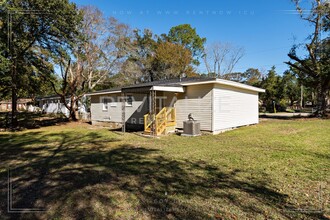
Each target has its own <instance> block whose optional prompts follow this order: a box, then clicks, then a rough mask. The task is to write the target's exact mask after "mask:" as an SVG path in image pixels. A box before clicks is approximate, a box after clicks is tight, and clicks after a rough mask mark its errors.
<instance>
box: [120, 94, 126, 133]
mask: <svg viewBox="0 0 330 220" xmlns="http://www.w3.org/2000/svg"><path fill="white" fill-rule="evenodd" d="M125 111H126V93H124V92H122V93H121V121H122V128H121V129H122V132H123V133H125V132H126V117H125Z"/></svg>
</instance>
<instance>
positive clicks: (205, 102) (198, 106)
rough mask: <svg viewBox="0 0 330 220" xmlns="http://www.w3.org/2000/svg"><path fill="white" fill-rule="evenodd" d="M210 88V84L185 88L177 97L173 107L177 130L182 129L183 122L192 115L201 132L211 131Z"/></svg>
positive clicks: (211, 86)
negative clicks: (197, 122) (199, 124)
mask: <svg viewBox="0 0 330 220" xmlns="http://www.w3.org/2000/svg"><path fill="white" fill-rule="evenodd" d="M212 88H213V85H212V84H208V85H193V86H187V87H186V91H185V93H184V94H178V95H177V101H176V103H175V104H174V107H175V108H176V118H177V120H176V122H177V127H178V128H183V121H186V120H188V114H190V113H192V115H193V118H194V119H195V120H197V121H199V122H200V123H201V129H202V130H206V131H211V130H212Z"/></svg>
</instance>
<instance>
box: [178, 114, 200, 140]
mask: <svg viewBox="0 0 330 220" xmlns="http://www.w3.org/2000/svg"><path fill="white" fill-rule="evenodd" d="M188 118H189V120H188V121H184V122H183V134H182V135H183V136H197V135H200V134H201V124H200V123H199V122H198V121H195V120H194V119H193V118H192V115H191V114H189V116H188Z"/></svg>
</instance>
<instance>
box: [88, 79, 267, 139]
mask: <svg viewBox="0 0 330 220" xmlns="http://www.w3.org/2000/svg"><path fill="white" fill-rule="evenodd" d="M260 92H265V90H264V89H260V88H256V87H253V86H249V85H245V84H242V83H237V82H233V81H228V80H223V79H215V78H211V79H210V78H207V79H204V78H182V79H173V80H165V81H154V82H149V83H142V84H136V85H132V86H127V87H123V88H114V89H108V90H102V91H96V92H92V93H88V94H87V95H88V96H90V97H91V121H92V124H94V125H97V124H109V125H111V126H112V127H122V128H123V130H125V129H132V128H133V129H139V130H144V131H146V132H153V134H156V135H158V134H164V133H166V132H168V131H170V130H173V129H175V128H177V129H180V128H183V122H184V121H186V120H188V115H189V114H192V117H193V118H194V120H197V121H199V122H200V126H201V130H204V131H210V132H212V133H220V132H222V131H224V130H228V129H232V128H235V127H239V126H244V125H251V124H257V123H258V122H259V109H258V108H259V106H258V104H259V102H258V95H259V93H260Z"/></svg>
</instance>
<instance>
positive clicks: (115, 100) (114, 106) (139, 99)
mask: <svg viewBox="0 0 330 220" xmlns="http://www.w3.org/2000/svg"><path fill="white" fill-rule="evenodd" d="M104 98H106V99H107V100H108V106H109V107H108V110H107V111H104V110H103V100H104ZM131 98H132V99H131V101H129V103H127V102H126V104H125V106H126V108H125V118H126V122H128V123H133V124H143V115H144V114H146V113H147V112H148V99H147V96H146V95H144V94H132V96H131ZM127 104H130V105H127ZM91 120H92V121H99V122H117V123H121V122H122V102H121V94H120V93H116V94H109V95H92V96H91Z"/></svg>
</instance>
